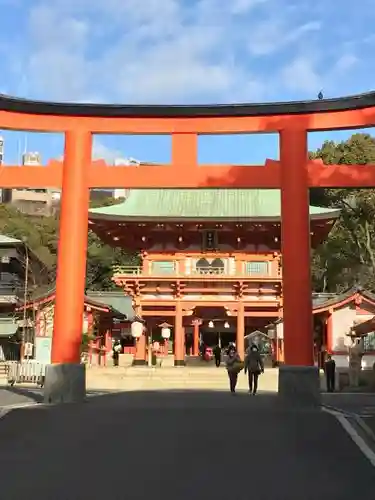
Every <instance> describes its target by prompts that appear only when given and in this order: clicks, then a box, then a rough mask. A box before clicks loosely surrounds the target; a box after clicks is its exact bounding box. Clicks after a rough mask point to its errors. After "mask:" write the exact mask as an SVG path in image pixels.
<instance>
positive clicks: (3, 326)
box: [0, 317, 18, 338]
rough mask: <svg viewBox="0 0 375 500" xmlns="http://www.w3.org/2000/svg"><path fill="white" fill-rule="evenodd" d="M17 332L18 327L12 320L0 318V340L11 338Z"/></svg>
mask: <svg viewBox="0 0 375 500" xmlns="http://www.w3.org/2000/svg"><path fill="white" fill-rule="evenodd" d="M17 330H18V325H17V323H16V322H15V320H14V319H13V318H8V317H0V338H4V337H11V336H12V335H14V334H15V333H16V332H17Z"/></svg>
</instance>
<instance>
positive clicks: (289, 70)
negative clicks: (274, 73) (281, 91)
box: [281, 56, 323, 94]
mask: <svg viewBox="0 0 375 500" xmlns="http://www.w3.org/2000/svg"><path fill="white" fill-rule="evenodd" d="M281 77H282V80H283V82H284V85H285V86H286V87H287V88H288V89H290V90H297V91H303V92H308V93H313V94H317V93H318V92H319V90H320V89H321V88H322V84H323V80H322V78H321V76H320V75H319V73H318V72H317V70H316V68H315V67H314V63H313V61H312V60H309V59H307V58H304V57H301V56H300V57H297V58H296V59H294V60H293V61H292V62H291V63H290V64H289V65H287V66H285V68H284V69H283V70H282V72H281Z"/></svg>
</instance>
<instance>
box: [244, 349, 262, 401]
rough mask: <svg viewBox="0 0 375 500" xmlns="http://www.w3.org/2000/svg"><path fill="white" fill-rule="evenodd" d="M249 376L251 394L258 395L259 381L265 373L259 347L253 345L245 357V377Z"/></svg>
mask: <svg viewBox="0 0 375 500" xmlns="http://www.w3.org/2000/svg"><path fill="white" fill-rule="evenodd" d="M246 373H247V374H248V380H249V394H252V395H253V396H255V395H256V393H257V391H258V379H259V375H260V374H261V373H264V365H263V360H262V356H261V355H260V352H259V349H258V347H257V346H256V345H255V344H253V345H252V346H251V347H250V349H249V350H248V352H247V354H246V356H245V375H246Z"/></svg>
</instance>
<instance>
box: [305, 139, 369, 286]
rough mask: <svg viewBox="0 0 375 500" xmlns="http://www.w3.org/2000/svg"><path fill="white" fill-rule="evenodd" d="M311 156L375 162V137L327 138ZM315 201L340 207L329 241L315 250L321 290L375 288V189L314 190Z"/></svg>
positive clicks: (328, 160) (343, 161) (330, 160)
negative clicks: (333, 139)
mask: <svg viewBox="0 0 375 500" xmlns="http://www.w3.org/2000/svg"><path fill="white" fill-rule="evenodd" d="M310 157H311V158H321V159H322V160H323V162H324V163H325V164H346V165H353V164H359V165H365V164H367V163H375V138H374V137H371V136H370V135H369V134H354V135H352V136H351V137H350V138H349V139H348V140H347V141H344V142H340V143H335V142H333V141H327V142H325V143H324V144H323V146H322V147H321V148H320V149H318V150H317V151H316V152H314V153H310ZM310 198H311V203H312V204H313V205H318V206H326V207H333V208H337V209H340V211H341V212H340V213H341V215H340V218H339V220H338V221H337V223H336V224H335V227H334V228H333V230H332V231H331V233H330V235H329V237H328V239H327V241H326V242H325V243H323V244H322V245H321V246H320V247H319V248H318V249H316V251H315V252H314V253H313V259H312V275H313V283H314V287H315V289H316V290H318V291H333V292H336V291H338V292H339V291H341V290H342V289H345V288H348V287H349V286H354V285H361V286H363V287H366V288H368V289H370V290H375V189H313V190H311V194H310Z"/></svg>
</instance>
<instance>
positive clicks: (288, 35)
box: [248, 17, 320, 56]
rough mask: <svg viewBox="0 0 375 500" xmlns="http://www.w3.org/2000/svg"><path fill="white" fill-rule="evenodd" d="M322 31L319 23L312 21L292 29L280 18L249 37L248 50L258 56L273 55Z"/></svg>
mask: <svg viewBox="0 0 375 500" xmlns="http://www.w3.org/2000/svg"><path fill="white" fill-rule="evenodd" d="M319 29H320V23H319V22H318V21H310V22H308V23H305V24H301V25H300V26H296V27H292V28H291V27H290V26H288V24H287V23H286V22H285V21H283V20H282V19H281V18H280V17H277V18H275V19H271V20H269V21H267V22H266V23H262V24H261V25H260V26H259V27H258V28H256V29H255V30H254V31H252V33H251V34H250V35H249V41H248V49H249V51H250V53H252V54H254V55H256V56H262V55H267V54H272V53H274V52H277V51H280V50H281V49H285V47H287V46H289V45H291V44H293V43H297V42H299V41H300V39H301V38H302V37H303V36H304V35H307V34H311V33H312V32H314V31H318V30H319Z"/></svg>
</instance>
